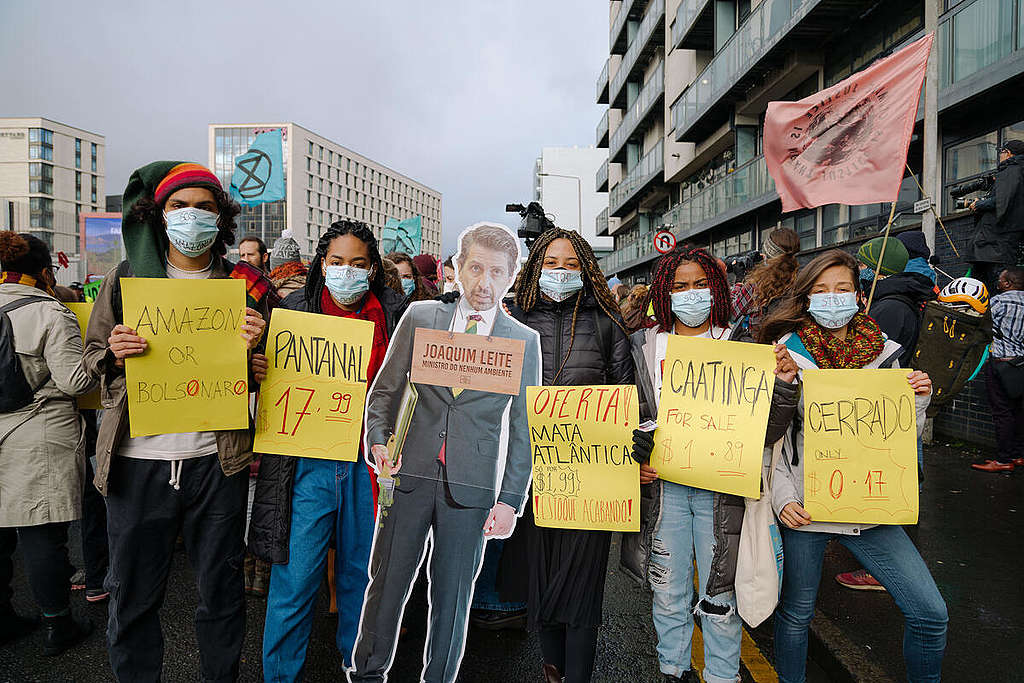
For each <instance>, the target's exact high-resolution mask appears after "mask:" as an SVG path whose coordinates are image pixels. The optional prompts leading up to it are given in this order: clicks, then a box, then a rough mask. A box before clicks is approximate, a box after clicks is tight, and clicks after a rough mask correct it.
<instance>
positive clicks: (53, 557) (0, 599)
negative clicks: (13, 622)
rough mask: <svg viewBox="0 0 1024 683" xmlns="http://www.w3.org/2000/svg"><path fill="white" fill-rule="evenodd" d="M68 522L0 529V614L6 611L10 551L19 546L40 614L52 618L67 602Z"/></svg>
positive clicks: (69, 569) (11, 570)
mask: <svg viewBox="0 0 1024 683" xmlns="http://www.w3.org/2000/svg"><path fill="white" fill-rule="evenodd" d="M68 525H69V522H54V523H52V524H39V525H36V526H23V527H3V528H0V613H2V612H5V611H9V610H10V605H11V597H12V596H13V595H14V593H13V591H12V590H11V581H12V579H13V578H14V551H15V549H16V548H17V547H18V544H19V541H20V543H21V556H22V560H23V561H24V563H25V573H26V574H27V575H28V583H29V586H31V587H32V595H33V597H35V599H36V604H37V605H39V609H41V610H42V611H43V614H48V615H51V616H52V615H56V614H60V613H61V612H63V611H64V610H66V609H67V608H68V605H69V604H70V603H71V583H70V581H71V575H72V574H73V573H74V568H73V567H72V566H71V562H70V561H69V560H68Z"/></svg>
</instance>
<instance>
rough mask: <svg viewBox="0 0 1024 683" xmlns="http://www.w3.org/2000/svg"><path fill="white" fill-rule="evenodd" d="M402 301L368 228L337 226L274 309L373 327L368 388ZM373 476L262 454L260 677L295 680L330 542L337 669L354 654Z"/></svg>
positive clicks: (257, 549)
mask: <svg viewBox="0 0 1024 683" xmlns="http://www.w3.org/2000/svg"><path fill="white" fill-rule="evenodd" d="M404 299H405V298H404V297H403V296H402V295H400V294H398V293H397V292H395V291H394V290H392V289H390V288H389V287H387V286H386V285H385V283H384V268H383V265H382V263H381V257H380V252H379V250H378V247H377V240H376V238H375V237H374V236H373V232H372V230H371V229H370V227H369V226H368V225H366V224H365V223H361V222H358V221H350V220H342V221H337V222H335V223H333V224H331V226H330V227H329V228H328V229H327V231H326V232H325V233H324V234H323V235H322V236H321V237H320V241H319V242H318V244H317V247H316V255H315V256H314V258H313V262H312V263H311V264H310V266H309V275H308V277H307V278H306V286H305V288H304V289H300V290H297V291H295V292H292V293H291V294H289V295H288V296H287V297H285V299H284V301H283V302H282V303H281V307H282V308H288V309H291V310H294V311H304V312H307V313H317V314H320V315H333V316H338V317H341V318H355V319H358V320H368V321H370V322H372V323H373V325H374V331H373V346H372V351H371V352H370V359H369V363H368V366H367V370H366V377H367V380H368V383H372V382H373V379H374V376H375V375H376V373H377V371H378V369H379V368H380V366H381V364H382V363H383V361H384V354H385V351H386V350H387V346H388V341H389V340H390V339H391V335H392V333H393V332H394V329H395V326H396V325H397V324H398V320H399V318H400V317H401V315H402V312H403V310H404ZM375 487H376V479H375V478H374V477H373V476H371V472H370V468H369V466H368V465H367V464H366V462H365V461H364V459H363V458H362V457H360V458H359V459H358V460H357V461H356V462H341V461H334V460H320V459H317V458H301V457H299V458H296V457H288V456H280V455H264V456H263V459H262V462H261V463H260V472H259V478H258V479H257V481H256V497H255V500H254V501H253V508H252V523H251V525H250V527H249V529H250V531H249V547H250V549H251V550H252V552H253V554H255V555H256V556H257V557H259V558H260V559H262V560H264V561H267V562H272V563H273V569H272V571H271V574H270V591H269V595H268V596H267V617H266V625H265V627H264V630H263V675H264V677H265V678H266V680H268V681H269V680H274V681H276V680H287V681H295V680H301V678H302V672H303V670H304V667H305V662H306V646H307V644H308V643H309V634H310V630H311V628H312V625H313V605H314V603H315V602H316V593H317V590H318V589H319V587H320V583H321V581H322V580H323V576H324V566H325V563H326V561H327V558H328V553H327V550H328V546H329V545H330V541H331V538H332V537H333V538H334V539H335V543H336V545H337V552H336V553H335V571H334V575H335V580H336V582H337V596H338V597H337V603H338V630H337V635H336V641H335V642H336V645H337V647H338V651H339V652H340V653H341V657H342V659H343V660H344V662H345V665H346V666H348V665H351V663H352V649H353V647H354V645H355V639H356V633H357V630H358V626H359V614H360V612H361V611H362V607H363V594H364V592H365V590H366V584H367V581H368V579H367V574H366V567H367V563H368V561H369V559H370V547H371V545H372V543H373V532H374V514H375V509H376V507H375V506H376V500H377V492H376V490H375Z"/></svg>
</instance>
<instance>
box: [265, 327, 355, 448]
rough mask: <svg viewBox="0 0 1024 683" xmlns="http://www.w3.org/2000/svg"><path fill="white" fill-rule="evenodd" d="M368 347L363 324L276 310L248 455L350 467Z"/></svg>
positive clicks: (268, 338) (268, 335) (268, 334)
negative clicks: (297, 457) (300, 458)
mask: <svg viewBox="0 0 1024 683" xmlns="http://www.w3.org/2000/svg"><path fill="white" fill-rule="evenodd" d="M372 347H373V323H372V322H370V321H368V320H356V319H353V318H339V317H336V316H331V315H320V314H316V313H303V312H300V311H290V310H288V309H284V308H278V309H276V310H275V311H274V314H273V315H272V316H271V318H270V331H269V332H268V333H267V352H266V353H267V362H268V366H269V367H268V370H267V378H266V379H265V380H264V381H263V383H262V384H261V385H260V399H259V407H258V408H257V410H256V441H255V443H254V445H253V449H254V450H255V451H256V452H257V453H276V454H278V455H301V456H304V457H307V458H322V459H325V460H348V461H351V462H354V461H355V460H357V459H358V458H359V440H360V434H361V433H362V427H363V404H364V403H365V401H366V380H367V377H366V369H367V367H368V365H369V362H370V352H371V350H372Z"/></svg>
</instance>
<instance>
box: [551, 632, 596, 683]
mask: <svg viewBox="0 0 1024 683" xmlns="http://www.w3.org/2000/svg"><path fill="white" fill-rule="evenodd" d="M537 635H538V636H539V638H540V651H541V654H543V655H544V661H545V662H547V663H548V664H553V665H555V667H556V668H557V669H558V670H559V671H560V672H561V673H562V676H563V677H564V680H565V683H589V681H590V677H591V676H592V675H593V673H594V655H596V654H597V627H596V626H581V627H574V626H568V625H566V624H543V625H541V627H540V631H539V632H538V634H537Z"/></svg>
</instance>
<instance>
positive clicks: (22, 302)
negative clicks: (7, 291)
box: [0, 296, 52, 315]
mask: <svg viewBox="0 0 1024 683" xmlns="http://www.w3.org/2000/svg"><path fill="white" fill-rule="evenodd" d="M51 300H52V299H51V298H50V297H48V296H26V297H22V298H20V299H17V300H15V301H12V302H11V303H9V304H7V305H6V306H4V307H3V308H0V313H3V314H4V315H6V314H7V313H10V312H11V311H16V310H18V309H19V308H21V307H22V306H27V305H28V304H31V303H35V302H36V301H51Z"/></svg>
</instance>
